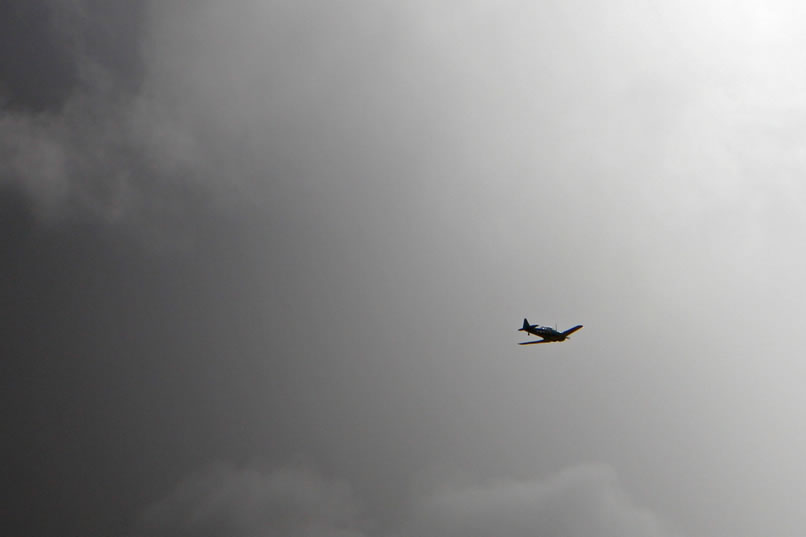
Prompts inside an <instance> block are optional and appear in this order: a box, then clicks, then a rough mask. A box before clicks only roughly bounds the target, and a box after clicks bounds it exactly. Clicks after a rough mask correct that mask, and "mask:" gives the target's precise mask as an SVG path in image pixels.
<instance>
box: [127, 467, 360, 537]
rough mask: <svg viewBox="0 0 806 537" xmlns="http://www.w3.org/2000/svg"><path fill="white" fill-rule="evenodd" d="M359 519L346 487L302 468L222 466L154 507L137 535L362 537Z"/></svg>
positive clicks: (352, 499) (185, 485)
mask: <svg viewBox="0 0 806 537" xmlns="http://www.w3.org/2000/svg"><path fill="white" fill-rule="evenodd" d="M360 522H361V520H360V518H359V513H358V507H357V505H356V502H355V499H354V498H353V496H352V494H351V492H350V490H349V488H347V487H346V485H343V484H339V483H334V482H330V481H327V480H325V479H323V478H321V477H320V476H318V475H316V474H313V473H311V472H307V471H303V470H299V469H280V470H274V471H262V470H259V469H257V468H233V467H229V466H219V467H216V468H213V469H210V470H207V471H205V472H203V473H200V474H198V475H196V476H194V477H191V478H189V479H187V480H185V481H184V482H182V483H181V484H179V485H178V486H177V487H176V489H175V490H174V491H173V492H172V493H171V494H169V495H168V496H167V497H166V498H164V499H162V500H161V501H160V502H158V503H156V504H155V505H153V506H152V507H150V508H149V510H148V512H147V513H146V514H145V516H144V521H143V528H144V529H143V530H142V533H138V534H137V535H138V537H140V536H142V537H145V536H148V537H158V536H162V535H165V536H169V535H185V536H188V537H193V536H199V537H201V536H205V537H218V536H221V537H224V536H229V537H239V536H244V537H246V536H253V537H258V536H265V537H272V536H289V537H294V536H300V537H302V536H305V537H319V536H326V535H327V536H333V537H336V536H338V537H359V536H360V535H363V533H362V532H360V531H359V530H358V529H357V528H358V526H359V525H360Z"/></svg>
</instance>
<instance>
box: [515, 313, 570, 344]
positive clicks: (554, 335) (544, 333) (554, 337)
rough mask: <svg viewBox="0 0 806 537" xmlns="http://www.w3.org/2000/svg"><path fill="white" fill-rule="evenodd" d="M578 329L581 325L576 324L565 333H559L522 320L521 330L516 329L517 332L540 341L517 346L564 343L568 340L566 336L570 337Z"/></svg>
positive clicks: (547, 327) (526, 342)
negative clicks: (524, 333) (535, 337)
mask: <svg viewBox="0 0 806 537" xmlns="http://www.w3.org/2000/svg"><path fill="white" fill-rule="evenodd" d="M580 328H582V325H581V324H578V325H576V326H574V327H572V328H569V329H568V330H566V331H565V332H560V331H558V330H556V329H554V328H551V327H549V326H540V325H537V324H529V321H528V320H527V319H524V320H523V326H522V327H521V328H518V331H519V332H526V333H527V334H531V335H533V336H537V337H539V338H541V339H540V341H525V342H523V343H518V345H534V344H536V343H553V342H559V341H565V340H566V339H568V336H570V335H571V334H573V333H574V332H576V331H577V330H579V329H580Z"/></svg>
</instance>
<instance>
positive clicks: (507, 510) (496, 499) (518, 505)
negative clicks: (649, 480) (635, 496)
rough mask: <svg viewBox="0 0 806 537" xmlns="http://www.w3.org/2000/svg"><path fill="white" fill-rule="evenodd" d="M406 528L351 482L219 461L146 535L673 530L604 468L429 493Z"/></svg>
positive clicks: (172, 499) (182, 491) (162, 507)
mask: <svg viewBox="0 0 806 537" xmlns="http://www.w3.org/2000/svg"><path fill="white" fill-rule="evenodd" d="M420 492H421V495H420V496H419V497H414V498H411V499H409V502H408V503H409V505H411V509H410V513H409V514H408V515H407V517H405V518H404V520H403V521H402V522H400V523H399V524H401V526H402V527H398V528H394V527H381V526H379V525H378V524H377V521H373V520H372V519H371V516H372V515H371V513H362V512H361V510H360V507H359V503H358V501H357V499H356V498H355V497H354V496H353V494H351V492H350V489H349V488H348V487H347V486H346V485H345V484H342V483H337V482H334V481H331V480H327V479H324V478H322V477H321V476H319V475H317V474H314V473H311V472H309V471H303V470H300V469H279V470H272V471H267V470H259V469H256V468H253V467H252V468H250V467H245V468H234V467H229V466H220V467H216V468H213V469H211V470H208V471H206V472H203V473H201V474H198V475H196V476H194V477H192V478H189V479H187V480H185V481H183V482H182V483H181V484H180V485H179V486H177V487H176V489H175V490H174V491H173V492H171V493H170V494H169V495H168V496H167V497H166V498H164V499H162V500H160V501H159V502H158V503H156V504H154V505H153V506H152V507H150V508H149V509H148V511H147V513H146V514H145V516H144V518H143V522H142V526H143V530H142V531H141V532H139V533H137V536H138V537H146V536H148V537H157V536H161V535H186V536H189V537H190V536H205V537H218V536H221V537H224V536H228V537H239V536H255V537H257V536H266V537H271V536H275V535H278V536H279V535H287V536H297V535H299V536H306V537H320V536H322V537H324V536H344V537H347V536H351V537H360V536H373V537H389V536H404V535H406V536H408V535H412V536H414V535H416V536H419V537H431V536H433V537H437V536H440V537H452V536H463V537H474V536H488V535H498V536H501V537H527V536H535V535H553V536H556V537H593V536H604V537H611V536H612V537H672V536H673V535H674V534H673V533H672V532H671V531H670V530H669V529H668V528H664V526H663V525H662V524H661V522H660V521H659V520H658V519H657V518H656V517H655V516H654V515H653V514H652V513H651V512H649V511H647V510H645V509H641V508H640V507H638V506H636V505H635V504H634V503H633V502H632V501H631V499H630V498H629V497H628V495H627V494H626V493H625V492H624V490H623V489H622V487H621V484H620V483H619V481H618V479H617V476H616V474H615V472H614V471H613V470H612V469H611V468H608V467H606V466H603V465H587V466H577V467H573V468H569V469H565V470H563V471H561V472H558V473H556V474H554V475H552V476H550V477H548V478H547V479H544V480H533V481H522V480H512V481H500V480H499V481H496V482H493V483H490V484H487V485H471V484H466V485H464V486H450V485H446V484H444V483H443V484H442V485H440V486H439V487H438V489H437V490H431V491H425V490H421V491H420Z"/></svg>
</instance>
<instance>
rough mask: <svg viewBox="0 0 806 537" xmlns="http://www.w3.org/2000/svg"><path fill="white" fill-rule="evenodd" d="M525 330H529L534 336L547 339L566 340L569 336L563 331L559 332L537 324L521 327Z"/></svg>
mask: <svg viewBox="0 0 806 537" xmlns="http://www.w3.org/2000/svg"><path fill="white" fill-rule="evenodd" d="M521 330H522V331H524V332H528V333H529V334H532V335H533V336H537V337H542V338H543V339H544V340H546V341H565V340H566V338H567V337H568V336H566V335H565V334H563V333H562V332H558V331H557V330H555V329H553V328H550V327H548V326H538V325H536V324H534V325H532V326H530V327H528V328H522V329H521Z"/></svg>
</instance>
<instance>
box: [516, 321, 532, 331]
mask: <svg viewBox="0 0 806 537" xmlns="http://www.w3.org/2000/svg"><path fill="white" fill-rule="evenodd" d="M530 326H531V325H530V324H529V321H527V320H526V319H524V320H523V328H518V332H524V331H526V330H528V329H529V327H530Z"/></svg>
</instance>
